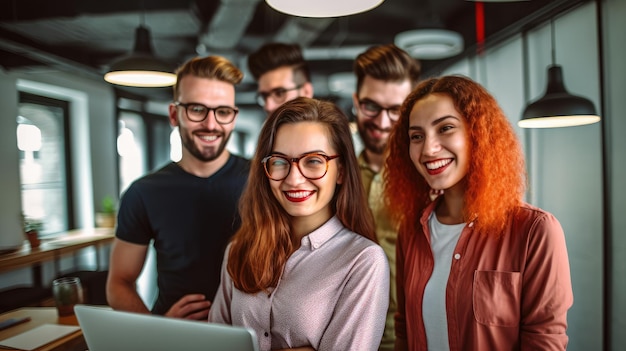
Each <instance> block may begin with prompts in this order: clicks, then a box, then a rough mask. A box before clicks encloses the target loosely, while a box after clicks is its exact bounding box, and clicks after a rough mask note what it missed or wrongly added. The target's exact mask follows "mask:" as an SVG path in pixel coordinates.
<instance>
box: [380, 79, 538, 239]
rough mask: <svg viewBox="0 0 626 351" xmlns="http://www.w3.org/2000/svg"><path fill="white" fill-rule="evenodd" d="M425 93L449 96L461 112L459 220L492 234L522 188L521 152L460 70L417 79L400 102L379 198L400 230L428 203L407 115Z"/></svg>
mask: <svg viewBox="0 0 626 351" xmlns="http://www.w3.org/2000/svg"><path fill="white" fill-rule="evenodd" d="M430 94H443V95H447V96H449V97H450V98H451V99H452V101H453V102H454V106H455V108H456V109H457V110H458V111H459V112H460V113H461V116H462V117H463V119H464V123H465V125H466V127H467V128H466V129H467V138H468V140H469V148H470V150H469V157H470V160H469V170H468V173H467V176H466V178H467V188H466V190H465V196H464V213H463V215H464V220H465V221H466V222H468V221H471V220H473V219H475V218H478V220H477V221H476V223H475V225H474V228H475V229H476V230H479V232H483V233H487V234H488V235H498V234H499V233H500V232H501V230H502V229H503V228H504V226H505V225H506V217H507V215H509V214H510V212H511V211H512V210H514V209H515V208H516V207H517V206H518V205H519V204H520V203H521V202H522V199H523V196H524V191H525V188H526V171H525V165H524V155H523V152H522V149H521V146H520V144H519V141H518V139H517V136H516V135H515V131H514V130H513V127H512V126H511V123H510V122H509V121H508V120H507V119H506V117H505V115H504V113H503V111H502V109H501V108H500V106H499V105H498V103H497V102H496V100H495V99H494V97H493V96H492V95H491V94H489V93H488V92H487V90H485V89H484V88H483V87H482V86H481V85H480V84H478V83H476V82H474V81H472V80H471V79H469V78H466V77H461V76H444V77H439V78H431V79H428V80H425V81H423V82H421V83H420V84H419V85H418V86H417V87H416V88H415V89H414V90H413V92H411V94H409V96H408V97H407V98H406V100H405V101H404V103H403V105H402V109H401V115H400V120H399V121H398V122H397V123H396V125H395V126H394V129H393V131H392V133H391V135H390V137H389V144H388V145H389V146H388V148H389V149H388V151H389V157H388V158H387V159H386V161H385V166H386V167H387V172H386V173H385V179H384V181H385V200H386V202H387V203H388V205H389V206H390V208H391V213H393V214H395V215H396V217H398V219H399V220H401V223H402V228H403V230H407V231H410V232H414V231H415V229H414V228H415V227H416V225H415V224H416V221H417V220H418V218H419V215H420V214H421V213H422V211H423V210H424V208H425V207H426V206H428V204H429V203H430V198H429V191H430V187H429V185H428V183H427V182H426V181H425V180H424V178H423V177H422V176H421V175H420V174H419V173H418V172H417V170H416V168H415V166H414V165H413V162H412V161H411V159H410V157H409V131H408V128H409V117H410V114H411V110H412V109H413V106H415V104H416V103H417V102H418V101H419V100H421V99H423V98H425V97H427V96H428V95H430Z"/></svg>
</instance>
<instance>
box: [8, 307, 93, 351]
mask: <svg viewBox="0 0 626 351" xmlns="http://www.w3.org/2000/svg"><path fill="white" fill-rule="evenodd" d="M20 317H30V318H31V320H30V321H29V322H26V323H22V324H18V325H15V326H12V327H10V328H8V329H5V330H0V340H4V339H6V338H10V337H12V336H16V335H18V334H21V333H23V332H26V331H29V330H31V329H34V328H36V327H38V326H40V325H43V324H64V325H78V323H77V321H76V317H68V318H67V319H61V318H59V317H58V316H57V311H56V308H55V307H25V308H20V309H17V310H13V311H10V312H6V313H3V314H1V315H0V320H5V319H9V318H20ZM0 350H10V349H5V348H3V347H0ZM53 350H54V351H60V350H64V351H84V350H87V343H86V342H85V338H84V337H83V333H82V331H81V330H77V331H75V332H74V333H71V334H68V335H66V336H64V337H62V338H59V339H57V340H55V341H53V342H51V343H48V344H46V345H44V346H42V347H40V348H37V349H36V351H53Z"/></svg>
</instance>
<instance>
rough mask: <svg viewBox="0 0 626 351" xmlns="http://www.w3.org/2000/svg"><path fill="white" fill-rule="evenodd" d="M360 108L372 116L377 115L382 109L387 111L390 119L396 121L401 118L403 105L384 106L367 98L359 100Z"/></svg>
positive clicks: (368, 115)
mask: <svg viewBox="0 0 626 351" xmlns="http://www.w3.org/2000/svg"><path fill="white" fill-rule="evenodd" d="M359 109H360V110H361V112H363V114H364V115H365V116H367V117H370V118H374V117H377V116H378V115H379V114H380V113H381V112H382V111H387V115H388V116H389V119H390V120H392V121H394V122H395V121H397V120H398V119H400V109H401V106H391V107H382V106H380V105H379V104H377V103H375V102H374V101H372V100H367V99H365V100H359Z"/></svg>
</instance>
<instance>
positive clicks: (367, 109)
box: [353, 44, 420, 351]
mask: <svg viewBox="0 0 626 351" xmlns="http://www.w3.org/2000/svg"><path fill="white" fill-rule="evenodd" d="M354 73H355V75H356V81H357V84H356V93H354V95H353V103H354V107H355V111H356V121H357V129H358V132H359V136H360V138H361V140H362V142H363V145H364V150H363V151H362V152H361V154H360V155H359V165H360V167H361V178H362V179H363V185H364V186H365V190H366V192H367V195H368V202H369V206H370V208H371V209H372V212H373V214H374V219H375V221H376V236H377V238H378V243H379V244H380V245H381V246H382V248H383V249H384V250H385V253H386V254H387V258H388V260H389V267H390V269H391V272H390V274H391V276H390V278H391V279H390V283H391V285H390V290H389V310H388V311H387V321H386V324H385V332H384V334H383V338H382V342H381V345H380V350H385V351H386V350H393V348H394V340H395V335H394V333H395V332H394V319H393V316H394V314H395V312H396V309H397V300H396V298H397V295H396V238H397V235H398V232H397V226H396V225H395V223H393V221H392V220H391V218H390V216H389V213H388V212H387V209H386V207H385V206H384V204H383V202H382V174H381V169H382V167H383V162H384V151H385V147H386V146H387V140H388V139H389V133H390V132H391V128H392V127H393V125H394V123H395V122H396V121H397V120H398V118H399V117H400V107H401V106H402V102H403V101H404V99H405V98H406V97H407V96H408V95H409V93H410V92H411V90H413V88H414V87H415V86H416V85H417V83H418V80H419V76H420V64H419V62H418V61H417V60H415V59H414V58H412V57H411V56H410V55H409V54H408V53H406V52H405V51H404V50H402V49H400V48H398V47H397V46H395V45H393V44H388V45H379V46H373V47H370V48H369V49H367V50H366V51H365V52H363V53H361V54H360V55H359V56H357V58H356V60H355V62H354Z"/></svg>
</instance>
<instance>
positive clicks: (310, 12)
mask: <svg viewBox="0 0 626 351" xmlns="http://www.w3.org/2000/svg"><path fill="white" fill-rule="evenodd" d="M383 1H385V0H341V1H337V0H317V1H311V0H265V2H266V3H267V4H268V5H269V6H270V7H272V8H273V9H274V10H276V11H279V12H282V13H286V14H288V15H292V16H300V17H317V18H322V17H341V16H348V15H354V14H355V13H361V12H365V11H369V10H371V9H373V8H375V7H377V6H378V5H380V4H382V3H383Z"/></svg>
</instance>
